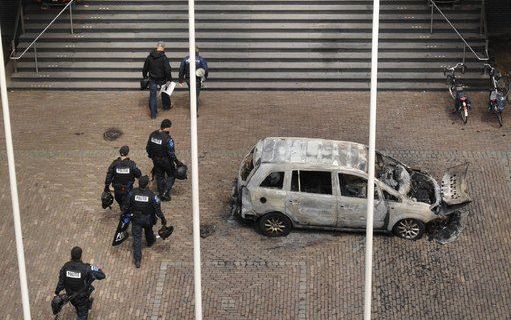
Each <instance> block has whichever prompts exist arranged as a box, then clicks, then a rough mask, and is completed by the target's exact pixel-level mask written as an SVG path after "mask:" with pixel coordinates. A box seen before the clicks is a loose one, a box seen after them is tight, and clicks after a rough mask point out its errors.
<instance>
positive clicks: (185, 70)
mask: <svg viewBox="0 0 511 320" xmlns="http://www.w3.org/2000/svg"><path fill="white" fill-rule="evenodd" d="M195 76H196V80H197V82H196V88H197V89H196V91H197V116H199V94H200V89H201V87H202V83H203V82H204V81H206V79H207V78H208V62H207V61H206V59H204V58H203V57H201V56H200V55H199V47H195ZM183 81H186V84H187V85H188V90H190V56H186V58H184V59H183V61H181V65H180V66H179V83H180V85H182V83H183Z"/></svg>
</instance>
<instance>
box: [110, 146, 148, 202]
mask: <svg viewBox="0 0 511 320" xmlns="http://www.w3.org/2000/svg"><path fill="white" fill-rule="evenodd" d="M129 152H130V148H129V147H128V146H122V147H121V149H119V153H120V155H121V156H120V157H118V158H117V159H115V160H114V161H113V162H112V164H111V165H110V167H108V172H107V174H106V179H105V192H110V189H109V188H110V184H112V186H113V187H114V195H115V201H117V203H118V204H119V207H120V206H122V203H123V202H124V199H125V198H126V196H127V195H128V193H129V192H130V191H131V189H133V182H135V178H137V179H138V178H140V176H141V175H142V172H140V169H139V168H138V167H137V164H136V163H135V162H134V161H132V160H130V158H128V153H129Z"/></svg>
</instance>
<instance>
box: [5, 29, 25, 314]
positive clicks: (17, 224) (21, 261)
mask: <svg viewBox="0 0 511 320" xmlns="http://www.w3.org/2000/svg"><path fill="white" fill-rule="evenodd" d="M0 34H1V31H0ZM0 94H1V96H2V111H3V118H4V130H5V145H6V149H7V162H8V165H9V181H10V185H11V201H12V215H13V218H14V234H15V236H16V253H17V255H18V270H19V277H20V287H21V302H22V304H23V319H25V320H31V316H30V301H29V297H28V285H27V271H26V269H25V249H24V248H23V235H22V231H21V218H20V205H19V200H18V185H17V183H16V166H15V162H14V150H13V146H12V133H11V116H10V113H9V99H8V96H7V84H6V78H5V65H4V51H3V45H2V44H0Z"/></svg>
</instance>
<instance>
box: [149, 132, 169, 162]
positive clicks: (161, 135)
mask: <svg viewBox="0 0 511 320" xmlns="http://www.w3.org/2000/svg"><path fill="white" fill-rule="evenodd" d="M168 139H169V135H168V134H166V133H165V132H160V131H158V130H157V131H154V132H153V133H151V135H150V136H149V153H150V154H151V156H152V157H153V158H154V157H156V158H163V157H165V156H166V154H165V150H166V144H167V141H168Z"/></svg>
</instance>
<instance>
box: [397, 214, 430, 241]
mask: <svg viewBox="0 0 511 320" xmlns="http://www.w3.org/2000/svg"><path fill="white" fill-rule="evenodd" d="M425 229H426V227H425V225H424V222H422V221H420V220H416V219H411V218H407V219H403V220H399V221H398V222H397V223H396V224H395V225H394V228H393V229H392V232H393V233H394V234H395V235H396V236H398V237H400V238H403V239H407V240H417V239H420V238H421V237H422V235H423V234H424V230H425Z"/></svg>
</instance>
